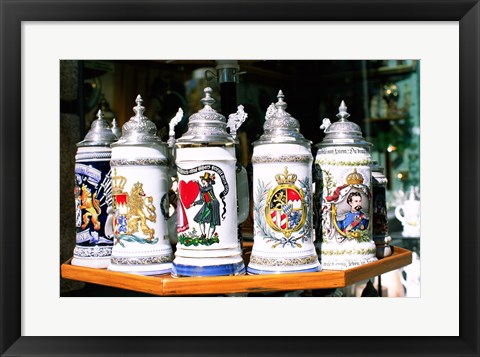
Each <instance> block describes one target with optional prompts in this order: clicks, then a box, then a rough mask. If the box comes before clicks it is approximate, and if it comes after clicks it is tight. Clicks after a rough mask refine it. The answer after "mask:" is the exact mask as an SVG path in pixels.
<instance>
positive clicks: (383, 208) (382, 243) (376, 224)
mask: <svg viewBox="0 0 480 357" xmlns="http://www.w3.org/2000/svg"><path fill="white" fill-rule="evenodd" d="M386 185H387V178H386V177H385V175H384V174H383V167H381V166H380V165H378V162H377V161H373V162H372V188H373V240H374V242H375V245H376V246H377V253H376V256H377V258H384V257H388V256H389V255H392V248H391V247H390V245H389V243H390V242H391V241H392V238H391V237H390V236H389V234H388V217H387V201H386Z"/></svg>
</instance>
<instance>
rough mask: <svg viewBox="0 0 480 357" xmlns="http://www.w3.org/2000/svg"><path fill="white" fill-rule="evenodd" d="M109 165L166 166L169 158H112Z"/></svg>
mask: <svg viewBox="0 0 480 357" xmlns="http://www.w3.org/2000/svg"><path fill="white" fill-rule="evenodd" d="M110 165H111V166H168V165H169V160H167V159H149V158H140V159H135V160H127V159H112V160H110Z"/></svg>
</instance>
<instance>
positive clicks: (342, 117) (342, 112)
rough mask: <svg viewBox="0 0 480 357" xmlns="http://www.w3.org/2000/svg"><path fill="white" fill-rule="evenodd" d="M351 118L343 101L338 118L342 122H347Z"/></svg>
mask: <svg viewBox="0 0 480 357" xmlns="http://www.w3.org/2000/svg"><path fill="white" fill-rule="evenodd" d="M349 116H350V114H348V113H347V106H346V105H345V101H343V100H342V103H340V107H339V108H338V114H337V118H339V119H340V121H346V120H347V118H348V117H349Z"/></svg>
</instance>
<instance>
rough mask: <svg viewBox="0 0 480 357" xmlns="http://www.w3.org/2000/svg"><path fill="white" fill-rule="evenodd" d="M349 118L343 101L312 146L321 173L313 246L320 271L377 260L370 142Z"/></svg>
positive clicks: (323, 126) (323, 125) (349, 266)
mask: <svg viewBox="0 0 480 357" xmlns="http://www.w3.org/2000/svg"><path fill="white" fill-rule="evenodd" d="M349 116H350V114H348V113H347V107H346V105H345V102H343V101H342V103H341V105H340V107H339V113H338V114H337V117H338V118H339V120H338V121H337V122H335V123H331V122H330V119H328V118H325V119H323V123H322V125H321V126H320V129H324V130H325V137H324V139H323V141H322V142H321V143H319V144H317V147H318V151H317V155H316V158H315V165H317V166H318V168H319V169H320V170H319V171H320V173H321V177H322V178H321V185H320V186H321V190H322V191H321V195H322V197H321V208H320V212H318V216H319V217H321V221H322V225H321V227H320V228H321V240H320V239H319V242H318V244H317V245H318V246H319V250H320V252H321V263H322V268H323V269H324V270H345V269H348V268H351V267H355V266H359V265H362V264H366V263H369V262H373V261H376V260H377V258H376V256H375V255H376V246H375V243H374V241H373V239H372V223H371V220H372V214H371V213H372V180H371V177H372V173H371V166H372V158H371V155H370V148H371V146H372V144H371V143H369V142H367V141H366V140H365V139H364V138H363V137H362V132H361V130H360V127H359V126H358V125H357V124H355V123H353V122H351V121H349V120H348V119H347V118H348V117H349ZM319 193H320V192H319Z"/></svg>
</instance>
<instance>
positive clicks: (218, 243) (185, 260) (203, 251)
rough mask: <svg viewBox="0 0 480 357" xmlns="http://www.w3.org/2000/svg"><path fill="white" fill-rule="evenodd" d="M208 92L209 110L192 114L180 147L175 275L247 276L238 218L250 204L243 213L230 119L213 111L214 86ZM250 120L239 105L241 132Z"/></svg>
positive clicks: (205, 102)
mask: <svg viewBox="0 0 480 357" xmlns="http://www.w3.org/2000/svg"><path fill="white" fill-rule="evenodd" d="M204 92H205V97H204V98H203V99H202V104H203V105H204V107H203V109H201V110H200V111H198V112H197V113H195V114H193V115H191V116H190V118H189V122H188V130H187V132H186V133H185V134H183V136H182V137H180V138H179V139H177V140H176V143H175V147H176V154H175V155H176V159H175V163H176V167H177V174H178V199H177V212H176V213H177V238H178V242H177V245H176V252H175V259H174V261H173V268H172V276H174V277H179V276H218V275H240V274H245V265H244V263H243V258H242V250H241V246H240V244H239V241H238V238H237V224H238V219H237V215H238V216H241V215H243V214H244V211H245V210H248V205H247V207H242V206H241V205H240V206H239V207H238V211H237V191H236V186H237V182H236V170H235V166H236V165H235V164H236V157H235V139H234V138H233V137H232V135H231V134H229V133H227V130H226V129H227V122H226V119H225V117H224V116H223V115H221V114H219V113H217V111H215V110H214V109H213V108H212V104H213V103H214V102H215V100H214V99H213V98H212V97H211V92H212V90H211V88H208V87H207V88H205V90H204ZM245 118H246V113H245V112H243V107H242V106H239V111H238V112H237V114H236V115H235V116H230V118H229V119H230V120H231V121H232V123H231V125H232V126H235V128H238V126H239V124H241V123H242V122H243V121H244V120H245ZM234 123H236V124H234ZM231 128H232V127H231ZM240 184H243V183H240ZM241 202H243V201H240V203H241Z"/></svg>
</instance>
